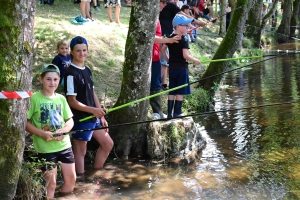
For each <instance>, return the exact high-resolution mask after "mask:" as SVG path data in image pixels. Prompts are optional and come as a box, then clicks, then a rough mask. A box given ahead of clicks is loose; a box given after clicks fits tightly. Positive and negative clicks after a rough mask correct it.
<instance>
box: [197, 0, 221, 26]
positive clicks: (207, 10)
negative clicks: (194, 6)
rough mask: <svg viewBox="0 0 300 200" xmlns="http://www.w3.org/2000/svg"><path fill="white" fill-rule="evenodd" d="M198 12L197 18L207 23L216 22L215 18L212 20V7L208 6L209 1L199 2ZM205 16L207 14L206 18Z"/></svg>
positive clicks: (201, 0)
mask: <svg viewBox="0 0 300 200" xmlns="http://www.w3.org/2000/svg"><path fill="white" fill-rule="evenodd" d="M198 10H199V13H198V15H197V17H202V18H205V19H207V20H208V21H212V22H216V20H217V18H213V17H214V11H213V7H212V6H210V0H207V1H204V0H200V3H199V4H198ZM207 14H209V16H207Z"/></svg>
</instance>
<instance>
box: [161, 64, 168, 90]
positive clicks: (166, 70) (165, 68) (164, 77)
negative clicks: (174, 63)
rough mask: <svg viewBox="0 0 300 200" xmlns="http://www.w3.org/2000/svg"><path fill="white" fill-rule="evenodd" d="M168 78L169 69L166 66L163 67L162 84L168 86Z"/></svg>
mask: <svg viewBox="0 0 300 200" xmlns="http://www.w3.org/2000/svg"><path fill="white" fill-rule="evenodd" d="M167 76H168V67H167V66H165V65H161V83H162V84H163V85H164V84H167Z"/></svg>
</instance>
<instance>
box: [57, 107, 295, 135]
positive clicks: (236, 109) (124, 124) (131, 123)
mask: <svg viewBox="0 0 300 200" xmlns="http://www.w3.org/2000/svg"><path fill="white" fill-rule="evenodd" d="M295 103H299V101H295V102H281V103H272V104H262V105H257V106H248V107H241V108H232V109H227V110H218V111H209V112H202V113H194V114H189V115H184V116H177V117H172V118H166V119H155V120H145V121H137V122H128V123H123V124H116V125H111V126H106V127H100V128H90V129H84V130H76V131H70V132H67V133H57V134H53V136H54V137H58V136H62V135H68V134H75V133H82V132H85V131H95V130H100V129H109V128H115V127H120V126H128V125H137V124H144V123H151V122H157V121H168V120H172V119H181V118H186V117H195V116H202V115H210V114H217V113H224V112H233V111H238V110H247V109H254V108H263V107H270V106H279V105H287V104H295Z"/></svg>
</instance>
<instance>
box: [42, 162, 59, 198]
mask: <svg viewBox="0 0 300 200" xmlns="http://www.w3.org/2000/svg"><path fill="white" fill-rule="evenodd" d="M44 177H45V179H46V188H47V197H48V198H54V193H55V188H56V177H57V167H55V168H54V169H52V170H48V171H46V172H45V174H44Z"/></svg>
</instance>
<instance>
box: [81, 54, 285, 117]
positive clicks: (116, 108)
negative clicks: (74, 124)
mask: <svg viewBox="0 0 300 200" xmlns="http://www.w3.org/2000/svg"><path fill="white" fill-rule="evenodd" d="M286 54H287V53H283V54H280V55H277V56H274V57H270V58H267V59H264V60H261V61H258V62H255V63H251V64H248V65H245V66H242V67H238V68H234V69H231V70H227V71H224V72H221V73H218V74H214V75H211V76H208V77H206V78H203V79H200V80H197V81H193V82H190V83H186V84H184V85H180V86H177V87H175V88H172V89H168V90H165V91H162V92H159V93H156V94H154V95H150V96H146V97H144V98H141V99H138V100H135V101H132V102H129V103H126V104H123V105H120V106H117V107H114V108H111V109H108V110H106V113H110V112H112V111H115V110H118V109H121V108H124V107H128V106H131V105H133V104H136V103H139V102H141V101H145V100H148V99H150V98H153V97H156V96H160V95H162V94H166V93H168V92H171V91H174V90H177V89H180V88H183V87H186V86H188V85H192V84H195V83H198V82H200V81H203V80H206V79H209V78H212V77H215V76H220V75H223V74H226V73H228V72H232V71H235V70H238V69H242V68H244V67H248V66H251V65H255V64H258V63H261V62H264V61H267V60H270V59H273V58H276V57H279V56H282V55H286ZM91 118H94V116H93V115H91V116H88V117H85V118H82V119H80V120H79V122H83V121H86V120H88V119H91Z"/></svg>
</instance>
